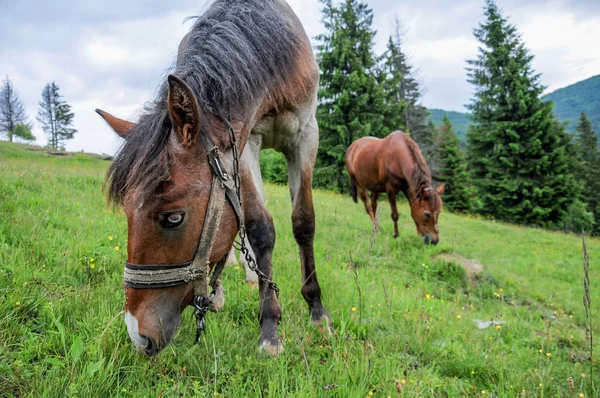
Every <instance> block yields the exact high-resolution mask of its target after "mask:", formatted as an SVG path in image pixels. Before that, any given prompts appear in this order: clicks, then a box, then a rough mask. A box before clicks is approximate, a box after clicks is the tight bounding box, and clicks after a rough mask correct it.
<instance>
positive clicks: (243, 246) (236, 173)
mask: <svg viewBox="0 0 600 398" xmlns="http://www.w3.org/2000/svg"><path fill="white" fill-rule="evenodd" d="M223 120H224V123H225V124H226V126H227V128H228V129H229V140H230V142H231V148H232V152H233V183H234V186H235V190H236V195H237V197H238V199H239V201H240V205H241V203H242V177H241V175H240V160H239V152H238V145H237V137H236V136H235V130H234V129H233V127H232V126H231V123H229V121H228V120H226V119H223ZM240 221H241V220H240ZM239 235H240V242H239V243H238V247H236V249H237V250H239V251H240V252H241V253H242V255H243V256H244V259H245V260H246V264H248V268H250V270H251V271H254V272H255V273H256V275H258V278H259V279H260V280H261V281H262V282H263V283H266V284H267V285H268V286H269V288H271V290H273V291H274V292H275V295H276V296H277V297H279V287H277V284H276V283H275V282H273V281H272V280H271V279H269V278H268V277H267V275H265V273H264V272H262V271H261V270H260V269H259V268H258V264H257V263H256V260H255V259H254V257H252V255H251V254H250V251H249V250H248V246H247V243H246V226H245V225H244V223H243V222H240V231H239Z"/></svg>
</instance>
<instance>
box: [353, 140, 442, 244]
mask: <svg viewBox="0 0 600 398" xmlns="http://www.w3.org/2000/svg"><path fill="white" fill-rule="evenodd" d="M346 169H347V170H348V176H349V177H350V189H351V194H352V198H353V199H354V202H357V203H358V196H360V198H361V200H362V201H363V203H364V205H365V209H366V210H367V213H368V214H369V217H371V221H372V222H373V223H375V216H376V212H377V199H378V196H379V194H380V193H382V192H385V193H386V194H387V197H388V200H389V201H390V205H391V207H392V219H393V220H394V238H396V237H398V209H397V207H396V195H397V194H398V192H400V191H402V192H403V193H404V195H405V196H406V198H407V199H408V203H409V205H410V213H411V216H412V218H413V220H414V222H415V225H416V227H417V233H418V234H419V235H422V236H423V239H424V242H425V243H426V244H429V243H433V244H434V245H435V244H437V243H438V242H439V239H440V238H439V236H440V231H439V227H438V217H439V215H440V213H441V211H442V198H441V194H442V193H443V192H444V185H440V186H439V187H437V189H435V188H433V185H432V182H431V174H430V172H429V168H428V167H427V163H426V162H425V159H424V158H423V155H422V154H421V150H420V149H419V147H418V146H417V144H416V143H415V142H414V141H413V140H412V139H411V138H410V137H409V136H408V135H406V134H405V133H403V132H401V131H396V132H394V133H391V134H390V135H388V136H387V137H386V138H383V139H380V138H375V137H363V138H360V139H358V140H356V141H354V142H353V143H352V145H350V147H349V148H348V151H347V152H346ZM367 191H370V192H371V195H370V198H369V196H368V195H367Z"/></svg>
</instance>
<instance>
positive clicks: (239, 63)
mask: <svg viewBox="0 0 600 398" xmlns="http://www.w3.org/2000/svg"><path fill="white" fill-rule="evenodd" d="M277 3H278V2H277V0H218V1H216V2H214V3H213V4H212V5H211V6H210V8H209V9H208V10H207V11H206V12H205V13H204V14H203V15H201V16H198V17H193V19H195V22H194V25H193V26H192V28H191V29H190V31H189V33H188V34H187V35H186V37H185V38H184V39H183V41H182V43H181V45H180V48H179V53H178V56H177V63H176V66H175V69H174V74H175V75H177V76H178V77H180V78H181V79H183V80H184V81H185V82H186V83H187V85H188V86H189V87H190V88H191V90H192V91H193V92H194V95H195V97H196V99H197V101H198V106H199V108H200V112H201V116H200V118H201V126H200V129H201V132H200V134H203V133H205V132H206V131H207V129H208V128H209V126H210V123H211V120H213V119H214V117H215V116H218V117H219V118H222V119H227V120H230V121H231V120H239V119H243V118H244V117H246V115H247V112H248V111H249V110H251V106H252V105H255V104H256V99H257V98H263V97H264V96H265V95H266V94H267V93H268V92H269V91H270V90H271V89H272V88H273V87H274V86H276V85H277V84H279V83H280V82H282V81H286V76H288V74H289V72H290V70H291V69H292V68H293V67H294V60H295V53H294V50H296V49H297V48H298V47H299V43H298V34H297V31H296V30H295V28H294V25H293V21H292V20H291V18H289V17H288V16H286V14H285V13H282V10H281V8H280V7H278V5H277ZM165 80H166V79H165ZM167 97H168V83H167V82H166V81H165V83H163V84H162V86H161V87H160V89H159V92H158V96H157V98H156V99H155V100H154V102H152V103H150V104H149V105H147V106H146V107H145V110H144V113H143V115H142V116H141V118H140V121H139V123H138V124H137V126H136V127H135V128H134V129H133V130H132V132H131V133H130V134H129V136H128V138H127V140H126V141H125V143H124V145H123V147H122V148H121V149H120V151H119V153H118V154H117V156H116V157H115V160H114V161H113V163H112V164H111V166H110V168H109V170H108V172H107V176H106V182H105V187H106V186H107V187H108V198H109V200H110V201H111V202H112V203H114V204H123V199H124V195H125V192H127V191H128V190H130V189H134V188H137V189H140V192H141V194H142V195H143V198H145V199H147V198H149V197H150V196H152V195H155V194H156V192H157V190H158V189H159V188H160V186H161V184H162V183H163V182H164V181H166V180H167V179H168V177H169V168H170V165H171V164H172V163H173V162H174V160H175V156H176V154H175V153H171V152H172V151H173V149H170V146H169V145H167V143H168V141H169V136H170V133H171V120H170V117H169V112H168V104H167Z"/></svg>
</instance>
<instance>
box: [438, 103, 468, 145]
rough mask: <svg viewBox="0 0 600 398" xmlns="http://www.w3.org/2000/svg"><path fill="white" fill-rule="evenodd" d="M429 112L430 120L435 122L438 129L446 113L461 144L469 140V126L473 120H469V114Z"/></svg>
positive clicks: (439, 110)
mask: <svg viewBox="0 0 600 398" xmlns="http://www.w3.org/2000/svg"><path fill="white" fill-rule="evenodd" d="M428 110H429V119H431V120H432V121H433V124H435V126H436V127H439V126H440V124H442V121H443V120H444V113H446V114H447V115H448V118H449V119H450V121H451V122H452V127H454V130H455V131H456V135H457V136H458V138H459V139H460V141H461V142H465V140H466V139H467V131H468V130H469V124H470V123H471V120H470V119H469V114H468V113H461V112H454V111H445V110H443V109H428Z"/></svg>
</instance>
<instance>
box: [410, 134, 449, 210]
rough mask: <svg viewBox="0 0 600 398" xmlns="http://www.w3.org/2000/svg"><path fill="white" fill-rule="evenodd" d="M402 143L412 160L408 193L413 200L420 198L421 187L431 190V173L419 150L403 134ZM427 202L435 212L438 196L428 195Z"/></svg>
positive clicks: (438, 203) (437, 205) (438, 204)
mask: <svg viewBox="0 0 600 398" xmlns="http://www.w3.org/2000/svg"><path fill="white" fill-rule="evenodd" d="M404 142H405V143H406V146H407V147H408V150H409V152H410V154H411V155H412V158H413V160H414V169H413V173H412V176H410V179H409V181H408V183H409V184H408V187H409V192H410V193H411V194H412V195H411V196H412V197H414V198H418V197H419V196H420V194H421V193H420V190H421V188H423V187H431V188H433V183H432V180H431V173H430V172H429V167H428V166H427V162H425V158H424V157H423V154H422V153H421V149H420V148H419V146H418V145H417V143H416V142H415V141H413V139H412V138H410V136H409V135H407V134H404ZM429 200H430V203H431V206H432V208H433V209H434V210H437V209H438V208H439V206H440V204H441V203H440V200H439V195H438V194H434V195H429Z"/></svg>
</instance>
